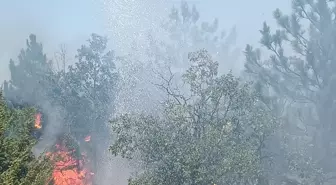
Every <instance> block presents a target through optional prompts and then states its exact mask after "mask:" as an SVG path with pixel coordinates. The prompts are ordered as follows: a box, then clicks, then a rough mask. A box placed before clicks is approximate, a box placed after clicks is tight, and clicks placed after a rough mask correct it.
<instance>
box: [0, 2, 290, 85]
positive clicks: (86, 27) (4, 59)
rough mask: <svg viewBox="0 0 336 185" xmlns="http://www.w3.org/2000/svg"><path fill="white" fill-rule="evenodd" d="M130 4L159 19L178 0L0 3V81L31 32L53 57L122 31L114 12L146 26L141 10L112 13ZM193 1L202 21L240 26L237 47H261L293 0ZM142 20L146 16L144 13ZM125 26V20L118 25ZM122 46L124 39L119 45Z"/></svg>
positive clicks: (224, 25)
mask: <svg viewBox="0 0 336 185" xmlns="http://www.w3.org/2000/svg"><path fill="white" fill-rule="evenodd" d="M127 2H129V4H133V5H135V2H136V4H137V5H139V4H141V3H142V4H141V6H140V7H146V8H147V7H151V8H149V9H145V11H148V12H149V13H148V14H146V15H150V16H154V17H155V16H157V15H160V12H162V11H163V9H164V8H165V7H167V6H169V5H172V4H173V3H179V1H178V0H166V1H164V0H156V1H153V0H111V1H110V3H109V2H108V1H106V0H105V1H104V0H57V1H46V0H29V1H25V0H0V23H1V27H0V28H1V29H0V80H1V81H2V80H3V78H6V76H8V68H7V66H8V59H9V58H10V57H15V56H16V55H17V54H18V52H19V50H20V48H22V47H23V46H24V44H25V39H26V38H27V37H28V35H29V34H30V33H35V34H37V36H38V39H39V40H40V41H42V42H43V44H44V46H45V50H46V52H47V53H53V52H54V51H55V49H57V47H58V45H59V44H61V43H66V44H67V45H68V47H70V49H75V48H78V46H80V45H81V43H82V42H83V41H84V40H85V39H87V38H88V36H89V34H90V33H92V32H97V33H100V34H105V35H113V34H114V33H115V32H116V31H118V30H114V32H113V31H111V28H109V27H111V25H114V23H113V21H116V20H118V19H119V18H118V17H117V16H115V15H113V12H114V13H115V14H124V15H128V16H129V18H128V19H125V21H124V22H125V23H126V22H127V21H128V22H131V23H129V24H133V23H134V24H138V25H139V24H141V23H139V21H141V20H142V19H141V18H138V19H139V20H138V22H137V21H136V17H132V16H134V14H135V13H136V11H138V12H139V11H140V9H142V8H139V9H137V10H136V11H135V13H134V12H133V13H130V12H128V10H127V7H125V11H124V10H123V9H121V11H114V10H113V9H116V8H115V7H117V5H119V4H122V3H123V6H126V4H128V3H127ZM151 2H155V3H151ZM191 2H194V3H195V4H196V6H197V7H198V9H199V10H200V13H201V17H202V18H203V19H207V20H211V19H213V18H215V17H218V18H219V20H220V26H222V27H224V28H227V29H229V28H230V27H232V26H234V25H236V26H237V31H238V41H237V42H238V44H239V45H241V46H244V45H245V44H246V43H257V42H258V40H259V32H258V30H259V29H260V28H261V25H262V22H263V21H264V20H266V21H268V22H272V21H273V18H272V12H273V10H274V9H275V8H277V7H278V8H280V9H281V10H284V11H287V12H288V11H289V10H290V0H282V1H280V0H253V1H251V0H240V1H232V0H231V1H228V0H191ZM104 3H105V4H104ZM106 6H109V10H111V12H109V10H107V11H106V10H105V11H104V10H103V7H106ZM130 7H131V5H130ZM132 10H134V8H133V9H132ZM123 11H124V13H122V12H123ZM141 13H144V12H141ZM139 15H140V16H139V17H141V15H142V14H139ZM132 21H133V22H132ZM124 22H123V21H122V20H121V21H119V23H118V25H122V24H123V23H124ZM124 29H127V27H125V28H124ZM133 31H134V30H133ZM121 33H122V34H124V33H125V30H122V29H121ZM124 35H127V34H124ZM122 41H123V39H121V40H119V42H122Z"/></svg>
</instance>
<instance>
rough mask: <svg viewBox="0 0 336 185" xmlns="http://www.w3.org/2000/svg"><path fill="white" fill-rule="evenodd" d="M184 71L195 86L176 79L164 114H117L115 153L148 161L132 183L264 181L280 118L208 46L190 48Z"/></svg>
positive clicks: (167, 81) (168, 89) (167, 83)
mask: <svg viewBox="0 0 336 185" xmlns="http://www.w3.org/2000/svg"><path fill="white" fill-rule="evenodd" d="M189 60H190V61H191V62H192V66H191V67H190V68H189V69H188V70H187V72H186V73H185V74H184V75H183V80H184V82H185V84H186V85H187V86H188V87H189V93H187V94H181V93H180V91H179V89H176V88H173V87H171V84H170V80H171V79H172V77H170V78H169V79H164V83H165V84H161V85H159V87H161V88H162V89H163V90H164V91H165V92H167V96H168V98H167V101H166V102H165V104H164V105H165V112H164V114H163V115H162V116H149V115H123V116H121V117H119V118H117V119H115V120H113V121H111V123H112V127H113V130H114V132H115V133H116V140H115V142H114V143H113V145H112V146H111V147H110V150H111V152H112V153H113V154H114V155H122V156H123V157H125V158H129V159H133V158H135V159H137V160H140V161H141V164H142V166H141V167H142V169H143V171H144V172H143V173H142V174H140V175H139V176H136V177H135V179H134V180H132V181H130V184H163V185H164V184H190V185H196V184H211V183H212V184H253V183H255V182H259V183H260V179H261V178H262V176H263V175H264V174H263V170H262V163H263V158H264V157H265V156H264V155H265V153H264V152H263V148H264V141H265V139H266V138H267V137H268V136H269V135H270V134H272V132H273V130H274V128H275V126H276V125H275V123H276V122H275V120H274V118H273V117H272V115H271V114H270V113H269V112H268V111H267V109H266V108H265V107H264V106H263V104H260V103H259V101H258V94H257V93H256V92H254V91H252V89H251V88H250V85H249V84H247V83H242V82H241V81H240V80H239V79H238V78H235V77H234V76H233V75H232V74H227V75H222V76H218V75H217V68H218V63H217V62H214V61H213V60H212V58H211V56H210V55H209V54H208V52H207V51H205V50H201V51H198V52H194V53H190V55H189Z"/></svg>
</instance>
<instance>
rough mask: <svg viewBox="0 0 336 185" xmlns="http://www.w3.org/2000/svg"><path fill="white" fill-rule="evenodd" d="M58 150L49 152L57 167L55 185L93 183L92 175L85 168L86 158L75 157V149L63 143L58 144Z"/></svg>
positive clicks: (54, 175) (88, 184)
mask: <svg viewBox="0 0 336 185" xmlns="http://www.w3.org/2000/svg"><path fill="white" fill-rule="evenodd" d="M56 149H57V151H56V152H54V153H50V152H49V153H47V156H49V157H50V158H51V159H52V160H53V161H54V162H55V168H54V171H53V174H52V179H51V180H53V181H54V184H55V185H92V180H91V179H92V175H93V173H91V172H90V171H89V170H88V169H86V168H84V159H81V160H79V159H76V158H75V157H73V154H72V153H73V152H74V151H68V149H67V148H66V147H64V146H61V145H58V144H57V145H56ZM47 184H48V183H47Z"/></svg>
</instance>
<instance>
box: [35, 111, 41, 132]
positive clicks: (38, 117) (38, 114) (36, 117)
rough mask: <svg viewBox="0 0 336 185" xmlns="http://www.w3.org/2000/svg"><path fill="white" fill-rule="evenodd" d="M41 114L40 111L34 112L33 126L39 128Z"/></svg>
mask: <svg viewBox="0 0 336 185" xmlns="http://www.w3.org/2000/svg"><path fill="white" fill-rule="evenodd" d="M41 116H42V114H41V113H37V114H35V124H34V126H35V128H37V129H41V128H42V124H41Z"/></svg>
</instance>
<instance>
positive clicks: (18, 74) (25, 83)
mask: <svg viewBox="0 0 336 185" xmlns="http://www.w3.org/2000/svg"><path fill="white" fill-rule="evenodd" d="M26 44H27V48H25V49H22V50H21V52H20V54H19V56H18V62H15V61H14V60H12V59H11V60H10V62H9V69H10V73H11V79H10V81H8V82H5V89H4V90H5V92H4V93H5V94H4V95H5V97H6V99H9V100H11V101H12V102H13V103H16V104H23V103H29V104H32V103H34V104H37V102H41V101H43V100H44V99H45V98H46V95H47V94H48V91H49V90H50V84H49V83H50V78H51V77H52V72H53V71H52V63H51V61H48V59H47V57H46V55H45V54H44V52H43V46H42V44H41V43H38V42H37V39H36V36H35V35H33V34H31V35H30V36H29V40H27V42H26Z"/></svg>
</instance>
